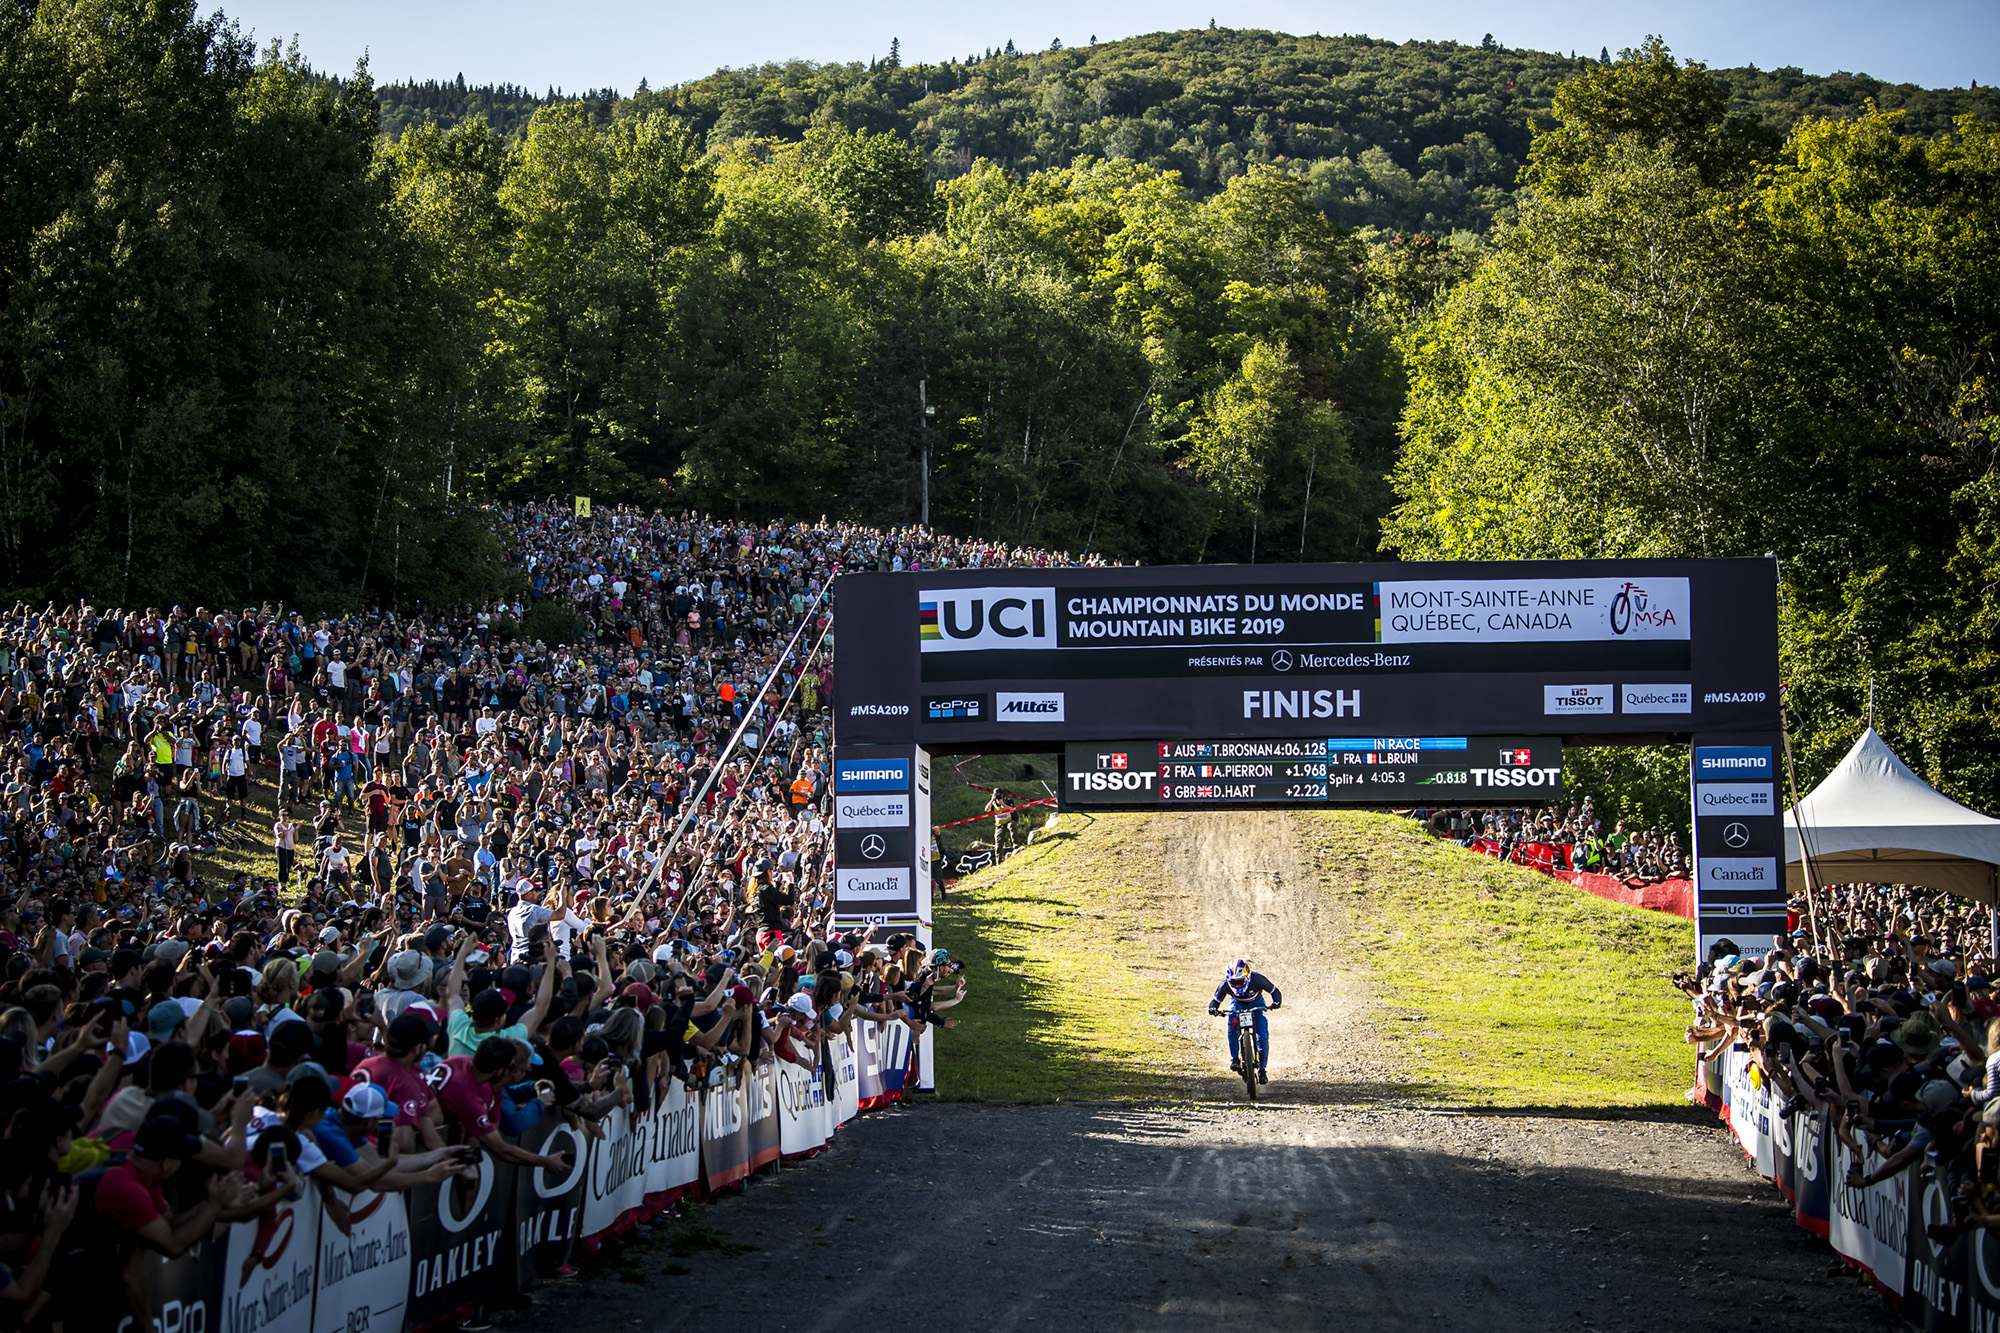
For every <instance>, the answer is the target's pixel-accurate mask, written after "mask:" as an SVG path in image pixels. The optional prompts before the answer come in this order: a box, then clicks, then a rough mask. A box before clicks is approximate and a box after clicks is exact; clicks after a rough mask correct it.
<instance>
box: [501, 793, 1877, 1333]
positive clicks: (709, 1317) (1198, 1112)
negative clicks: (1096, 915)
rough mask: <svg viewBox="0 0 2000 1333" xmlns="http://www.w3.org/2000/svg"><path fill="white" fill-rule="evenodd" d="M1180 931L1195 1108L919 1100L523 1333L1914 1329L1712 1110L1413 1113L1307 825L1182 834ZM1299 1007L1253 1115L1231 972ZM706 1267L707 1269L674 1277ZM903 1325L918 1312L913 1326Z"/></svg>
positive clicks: (1226, 827) (1172, 867) (571, 1294)
mask: <svg viewBox="0 0 2000 1333" xmlns="http://www.w3.org/2000/svg"><path fill="white" fill-rule="evenodd" d="M1159 834H1160V837H1161V839H1162V848H1163V859H1164V865H1165V870H1166V877H1167V879H1168V882H1169V890H1170V891H1173V892H1177V893H1179V894H1180V895H1181V898H1182V901H1183V902H1184V903H1185V908H1184V911H1183V916H1184V919H1185V933H1184V936H1181V937H1178V938H1175V937H1173V936H1172V933H1169V936H1168V937H1164V938H1162V939H1161V940H1159V941H1158V944H1159V946H1160V949H1161V954H1162V956H1161V958H1160V959H1159V962H1158V965H1159V966H1160V967H1161V968H1163V969H1171V974H1172V975H1173V976H1174V977H1175V978H1176V984H1177V985H1179V986H1180V987H1181V988H1182V990H1183V991H1184V993H1185V998H1186V1001H1187V1004H1186V1007H1185V1009H1184V1012H1185V1013H1186V1014H1187V1015H1188V1017H1186V1018H1185V1019H1179V1018H1176V1019H1174V1020H1171V1021H1172V1022H1173V1023H1175V1024H1180V1025H1184V1026H1183V1027H1182V1030H1183V1031H1184V1032H1185V1034H1186V1035H1188V1036H1190V1037H1192V1038H1194V1039H1195V1040H1196V1041H1197V1042H1198V1043H1200V1044H1199V1046H1198V1047H1197V1048H1195V1050H1194V1055H1193V1058H1194V1059H1195V1060H1196V1061H1197V1062H1198V1064H1197V1066H1196V1067H1195V1068H1194V1069H1191V1070H1190V1071H1189V1073H1190V1074H1191V1075H1193V1076H1194V1077H1193V1078H1192V1079H1191V1080H1190V1083H1189V1086H1190V1087H1193V1088H1195V1089H1196V1090H1197V1092H1198V1100H1197V1101H1196V1102H1195V1103H1194V1104H1189V1105H1184V1106H1174V1107H1163V1106H1150V1107H1135V1106H998V1105H995V1106H971V1105H948V1104H947V1105H937V1104H923V1105H915V1106H906V1107H901V1108H898V1109H894V1110H891V1111H887V1112H882V1113H877V1114H874V1115H870V1116H865V1117H863V1118H862V1119H861V1120H860V1121H858V1122H856V1123H855V1124H852V1125H850V1126H849V1127H848V1128H847V1129H845V1130H843V1131H842V1132H841V1134H840V1136H839V1138H838V1140H837V1141H836V1143H835V1146H834V1148H833V1149H832V1151H830V1152H829V1153H828V1154H826V1155H825V1156H823V1157H821V1158H820V1159H818V1160H816V1161H814V1162H810V1163H807V1164H805V1165H803V1166H801V1167H798V1168H790V1169H785V1170H783V1171H781V1172H780V1173H779V1174H778V1175H777V1176H776V1178H775V1179H767V1180H760V1181H758V1182H756V1183H754V1184H752V1185H751V1186H750V1188H749V1189H748V1190H747V1191H746V1192H745V1193H744V1194H742V1195H740V1196H737V1197H732V1198H728V1199H725V1200H723V1201H721V1202H720V1203H718V1204H716V1205H715V1206H713V1207H710V1208H707V1209H704V1210H702V1212H701V1214H700V1217H699V1219H698V1220H699V1222H700V1223H701V1224H704V1225H710V1226H714V1227H716V1228H719V1229H720V1230H721V1231H722V1232H724V1233H726V1234H727V1236H728V1238H729V1240H730V1241H733V1242H735V1243H739V1244H747V1245H754V1246H756V1247H757V1248H756V1249H755V1250H752V1251H748V1252H744V1253H738V1254H733V1255H732V1254H727V1253H724V1252H720V1251H717V1250H713V1249H709V1250H702V1251H699V1252H696V1253H692V1254H688V1255H685V1256H684V1257H682V1258H681V1259H679V1260H678V1261H674V1260H671V1259H670V1258H669V1255H668V1253H667V1252H666V1251H665V1250H664V1249H652V1250H645V1251H634V1252H628V1254H627V1256H626V1258H625V1259H624V1260H623V1261H622V1263H623V1266H624V1267H625V1270H626V1275H625V1280H624V1281H620V1280H617V1279H616V1278H614V1277H612V1276H611V1274H609V1273H604V1274H602V1275H600V1276H599V1277H598V1278H596V1279H595V1280H593V1281H589V1282H582V1283H576V1284H571V1285H568V1286H565V1287H557V1288H549V1289H545V1291H544V1292H543V1293H542V1294H540V1295H539V1296H538V1297H537V1299H536V1303H535V1308H534V1309H533V1310H532V1311H529V1312H526V1313H522V1314H516V1315H512V1316H509V1317H507V1320H506V1322H508V1323H509V1324H511V1325H513V1326H516V1327H535V1328H551V1327H574V1328H580V1329H591V1330H597V1331H599V1333H610V1331H611V1330H616V1329H671V1328H694V1327H701V1328H723V1327H731V1326H734V1325H736V1324H739V1323H751V1324H754V1325H755V1326H756V1327H760V1328H773V1329H797V1330H828V1331H829V1333H831V1330H836V1329H852V1328H859V1327H868V1326H871V1325H874V1324H878V1323H881V1322H884V1318H883V1317H884V1315H888V1316H889V1318H891V1319H894V1320H896V1321H897V1322H903V1321H916V1322H919V1323H924V1324H936V1325H939V1326H942V1327H946V1328H974V1329H995V1330H1004V1329H1032V1328H1039V1327H1047V1326H1062V1327H1067V1328H1070V1329H1076V1330H1097V1329H1127V1328H1133V1329H1164V1330H1177V1329H1190V1330H1192V1329H1200V1330H1202V1333H1212V1331H1213V1330H1214V1329H1216V1328H1218V1327H1226V1326H1229V1325H1230V1324H1232V1323H1235V1324H1239V1325H1240V1326H1241V1327H1243V1328H1246V1329H1249V1330H1263V1329H1341V1328H1366V1327H1375V1326H1383V1327H1391V1328H1421V1329H1427V1330H1435V1329H1447V1328H1450V1329H1468V1330H1474V1329H1476V1330H1484V1329H1499V1330H1511V1329H1581V1328H1585V1327H1591V1328H1598V1329H1619V1330H1625V1329H1658V1330H1672V1331H1673V1333H1689V1331H1691V1330H1707V1329H1715V1330H1722V1329H1725V1328H1726V1329H1731V1330H1735V1329H1741V1328H1745V1327H1758V1326H1763V1327H1773V1326H1778V1325H1780V1324H1783V1325H1786V1326H1798V1327H1815V1328H1822V1329H1832V1330H1844V1329H1876V1328H1896V1327H1902V1325H1901V1324H1900V1321H1897V1320H1894V1319H1892V1318H1891V1317H1890V1316H1887V1315H1885V1314H1884V1313H1883V1312H1882V1310H1881V1308H1880V1305H1879V1303H1878V1301H1877V1300H1876V1298H1875V1297H1873V1296H1872V1295H1870V1294H1869V1293H1868V1292H1867V1291H1866V1290H1865V1289H1864V1288H1862V1287H1860V1286H1858V1285H1857V1284H1856V1282H1855V1280H1854V1279H1853V1278H1851V1277H1848V1276H1844V1275H1843V1276H1833V1275H1831V1274H1830V1272H1829V1269H1830V1267H1838V1265H1837V1263H1836V1261H1835V1260H1834V1258H1833V1255H1832V1252H1831V1251H1830V1250H1828V1249H1827V1248H1826V1246H1825V1245H1824V1244H1822V1243H1819V1242H1815V1241H1811V1240H1809V1239H1808V1238H1807V1237H1806V1236H1805V1233H1803V1232H1801V1231H1799V1230H1798V1229H1797V1228H1796V1227H1795V1226H1794V1225H1793V1224H1792V1222H1791V1221H1790V1220H1789V1219H1788V1218H1783V1217H1779V1216H1775V1215H1774V1214H1775V1213H1776V1212H1777V1211H1778V1209H1777V1207H1776V1205H1777V1204H1778V1199H1777V1196H1776V1195H1775V1194H1774V1193H1773V1192H1772V1191H1771V1190H1770V1189H1769V1187H1768V1186H1765V1185H1763V1184H1762V1183H1761V1182H1759V1181H1758V1180H1757V1179H1756V1177H1755V1174H1754V1173H1753V1172H1752V1171H1750V1170H1749V1169H1748V1167H1746V1166H1745V1164H1744V1161H1743V1157H1742V1154H1741V1153H1740V1152H1739V1151H1738V1149H1737V1148H1736V1146H1735V1144H1734V1142H1733V1140H1731V1139H1730V1138H1729V1136H1728V1134H1727V1133H1726V1132H1725V1131H1724V1130H1723V1129H1722V1128H1721V1126H1720V1125H1718V1124H1717V1123H1716V1122H1715V1121H1714V1120H1713V1118H1712V1117H1710V1116H1708V1115H1707V1113H1705V1112H1701V1113H1697V1112H1694V1111H1692V1110H1690V1111H1688V1112H1686V1113H1683V1114H1679V1115H1673V1114H1669V1115H1666V1116H1659V1115H1653V1116H1647V1117H1643V1118H1632V1119H1618V1118H1616V1117H1604V1118H1592V1117H1589V1116H1567V1115H1550V1114H1520V1113H1513V1114H1500V1113H1494V1114H1485V1115H1481V1114H1471V1115H1468V1114H1457V1113H1437V1112H1426V1111H1419V1110H1411V1109H1407V1108H1404V1107H1397V1106H1393V1105H1390V1104H1388V1102H1389V1100H1390V1098H1391V1097H1392V1096H1393V1095H1394V1092H1395V1088H1394V1085H1395V1084H1396V1082H1397V1081H1398V1080H1397V1075H1398V1073H1399V1071H1398V1070H1397V1069H1396V1068H1395V1066H1394V1063H1393V1059H1392V1058H1391V1057H1390V1056H1388V1055H1387V1054H1385V1053H1384V1052H1383V1051H1382V1050H1381V1049H1380V1047H1379V1045H1378V1044H1377V1043H1375V1042H1374V1041H1372V1040H1371V1039H1370V1038H1369V1037H1368V1035H1367V1032H1366V1028H1365V1026H1364V1025H1362V1024H1360V1023H1358V1022H1357V1021H1356V1019H1357V1017H1358V1016H1359V1015H1360V1014H1361V1013H1363V1012H1364V1011H1365V1009H1366V1008H1367V1006H1368V1005H1369V1004H1370V1003H1371V1002H1372V998H1371V995H1370V993H1369V990H1368V987H1367V985H1366V984H1365V983H1364V981H1363V979H1362V974H1361V973H1360V971H1359V969H1357V968H1355V967H1354V966H1353V964H1352V962H1351V960H1349V959H1347V958H1345V957H1343V956H1342V939H1343V929H1342V928H1343V921H1342V919H1341V916H1340V910H1341V909H1340V908H1339V906H1338V904H1337V901H1336V900H1335V899H1333V898H1332V897H1330V896H1329V895H1327V894H1325V893H1323V892H1321V891H1320V890H1319V885H1318V883H1317V880H1316V878H1315V871H1314V869H1313V867H1312V866H1311V864H1310V862H1309V860H1308V859H1307V858H1306V856H1305V855H1304V854H1303V852H1302V851H1301V849H1300V846H1299V843H1298V840H1297V837H1296V834H1295V825H1294V824H1293V823H1292V822H1291V821H1290V820H1288V819H1287V817H1286V816H1284V815H1278V814H1271V815H1256V816H1249V815H1233V816H1230V817H1228V818H1216V817H1213V816H1208V817H1204V816H1199V815H1190V816H1176V817H1174V821H1173V822H1172V823H1171V824H1169V823H1166V822H1164V821H1163V822H1162V824H1161V826H1160V829H1159ZM1239 955H1243V956H1247V957H1249V959H1250V960H1251V962H1252V963H1253V964H1254V965H1255V966H1256V967H1257V968H1258V969H1259V970H1260V971H1264V972H1266V973H1267V974H1268V975H1270V976H1272V977H1273V978H1274V979H1275V980H1276V981H1277V982H1278V983H1279V985H1280V986H1281V987H1282V988H1283V989H1284V992H1285V1001H1286V1002H1285V1006H1284V1009H1283V1011H1282V1012H1281V1013H1280V1014H1279V1015H1278V1016H1277V1017H1276V1018H1275V1019H1274V1020H1273V1024H1272V1027H1273V1042H1272V1048H1273V1049H1272V1059H1271V1074H1272V1083H1271V1084H1270V1086H1269V1088H1268V1089H1266V1090H1265V1092H1266V1098H1267V1099H1266V1101H1265V1102H1264V1103H1263V1104H1262V1105H1260V1106H1259V1107H1257V1108H1255V1109H1251V1108H1248V1107H1245V1106H1243V1105H1242V1104H1241V1103H1242V1097H1243V1091H1242V1087H1241V1085H1240V1083H1237V1082H1236V1081H1235V1080H1234V1079H1233V1078H1231V1077H1230V1076H1229V1075H1228V1072H1227V1066H1226V1064H1224V1063H1223V1060H1222V1056H1221V1040H1222V1030H1221V1029H1222V1025H1221V1024H1220V1023H1217V1022H1214V1021H1213V1020H1207V1019H1204V1018H1203V1017H1202V1016H1201V1010H1202V1007H1203V1006H1204V1005H1205V1003H1206V999H1207V995H1208V992H1210V991H1211V990H1212V989H1213V987H1214V984H1215V980H1216V979H1217V978H1219V977H1220V975H1221V972H1222V969H1223V967H1224V966H1225V965H1226V964H1227V963H1228V962H1229V960H1230V959H1232V958H1235V957H1237V956H1239ZM675 1267H684V1268H685V1269H686V1270H688V1271H685V1272H678V1273H676V1272H674V1271H673V1268H675ZM892 1311H893V1314H891V1313H890V1312H892Z"/></svg>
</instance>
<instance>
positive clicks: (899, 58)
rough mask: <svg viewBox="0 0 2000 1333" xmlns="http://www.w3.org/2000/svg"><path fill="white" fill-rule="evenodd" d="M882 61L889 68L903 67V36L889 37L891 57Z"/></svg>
mask: <svg viewBox="0 0 2000 1333" xmlns="http://www.w3.org/2000/svg"><path fill="white" fill-rule="evenodd" d="M882 63H883V65H884V66H885V67H886V68H888V69H901V68H902V67H903V39H902V38H900V37H891V38H890V39H889V58H888V59H887V60H885V61H883V62H882Z"/></svg>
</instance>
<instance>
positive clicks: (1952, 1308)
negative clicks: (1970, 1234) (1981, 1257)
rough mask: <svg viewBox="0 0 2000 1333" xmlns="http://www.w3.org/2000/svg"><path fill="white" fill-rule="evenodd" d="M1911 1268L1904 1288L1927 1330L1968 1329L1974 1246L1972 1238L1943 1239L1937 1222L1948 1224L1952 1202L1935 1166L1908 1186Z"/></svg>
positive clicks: (1960, 1331)
mask: <svg viewBox="0 0 2000 1333" xmlns="http://www.w3.org/2000/svg"><path fill="white" fill-rule="evenodd" d="M1910 1211H1911V1212H1912V1213H1913V1214H1914V1216H1913V1217H1912V1218H1911V1219H1910V1229H1909V1237H1910V1242H1909V1246H1910V1271H1909V1281H1908V1282H1907V1283H1906V1284H1905V1285H1904V1287H1903V1290H1904V1291H1906V1292H1908V1293H1909V1296H1910V1299H1911V1300H1912V1301H1915V1302H1917V1303H1918V1309H1919V1310H1920V1311H1921V1318H1920V1319H1919V1320H1918V1322H1919V1323H1921V1324H1922V1325H1923V1328H1924V1333H1964V1329H1965V1327H1966V1316H1967V1313H1968V1312H1969V1309H1970V1301H1969V1300H1968V1292H1967V1291H1966V1281H1965V1276H1966V1267H1967V1263H1968V1256H1969V1253H1970V1251H1971V1249H1972V1242H1971V1240H1970V1239H1969V1238H1967V1237H1965V1236H1959V1235H1955V1234H1954V1235H1951V1236H1949V1237H1948V1238H1947V1239H1945V1240H1944V1241H1943V1242H1942V1243H1940V1241H1939V1239H1938V1238H1937V1237H1935V1236H1932V1235H1931V1234H1930V1229H1931V1227H1933V1226H1937V1227H1949V1226H1950V1225H1951V1222H1952V1216H1951V1201H1950V1200H1949V1199H1947V1198H1946V1197H1945V1187H1944V1185H1943V1183H1942V1182H1941V1181H1939V1180H1938V1178H1937V1176H1936V1174H1935V1173H1933V1172H1931V1171H1927V1170H1926V1171H1919V1172H1918V1174H1917V1177H1916V1183H1915V1185H1913V1186H1912V1188H1911V1190H1910Z"/></svg>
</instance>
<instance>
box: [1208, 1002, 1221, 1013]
mask: <svg viewBox="0 0 2000 1333" xmlns="http://www.w3.org/2000/svg"><path fill="white" fill-rule="evenodd" d="M1208 1012H1209V1013H1211V1014H1219V1013H1221V1012H1222V1006H1221V1005H1219V1004H1211V1005H1210V1006H1208Z"/></svg>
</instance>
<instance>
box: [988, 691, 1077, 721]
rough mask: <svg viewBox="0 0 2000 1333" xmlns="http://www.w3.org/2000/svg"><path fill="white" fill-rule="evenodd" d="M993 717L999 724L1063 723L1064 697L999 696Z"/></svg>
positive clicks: (1032, 695) (994, 700) (995, 699)
mask: <svg viewBox="0 0 2000 1333" xmlns="http://www.w3.org/2000/svg"><path fill="white" fill-rule="evenodd" d="M993 717H994V720H996V721H999V722H1061V721H1062V720H1063V696H1062V694H1061V693H1060V692H1057V693H1054V694H997V695H995V696H994V699H993Z"/></svg>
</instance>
